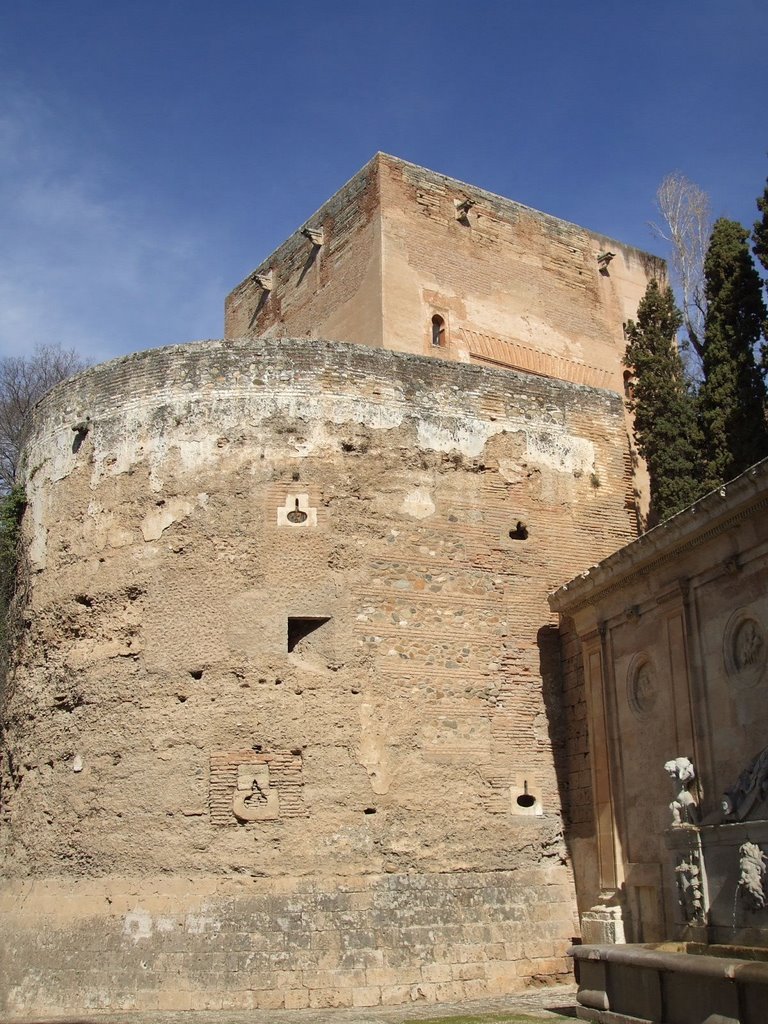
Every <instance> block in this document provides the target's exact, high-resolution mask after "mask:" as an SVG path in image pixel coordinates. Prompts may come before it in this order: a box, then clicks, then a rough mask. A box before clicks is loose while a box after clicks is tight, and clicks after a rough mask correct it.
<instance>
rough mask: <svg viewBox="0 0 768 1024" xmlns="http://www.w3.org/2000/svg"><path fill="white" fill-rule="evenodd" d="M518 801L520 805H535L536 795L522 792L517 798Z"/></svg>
mask: <svg viewBox="0 0 768 1024" xmlns="http://www.w3.org/2000/svg"><path fill="white" fill-rule="evenodd" d="M517 802H518V805H519V806H520V807H533V805H534V804H535V803H536V797H535V796H531V794H530V793H521V794H520V796H519V797H518V798H517Z"/></svg>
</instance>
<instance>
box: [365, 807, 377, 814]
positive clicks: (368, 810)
mask: <svg viewBox="0 0 768 1024" xmlns="http://www.w3.org/2000/svg"><path fill="white" fill-rule="evenodd" d="M375 813H376V808H375V807H366V808H365V810H364V811H363V814H375Z"/></svg>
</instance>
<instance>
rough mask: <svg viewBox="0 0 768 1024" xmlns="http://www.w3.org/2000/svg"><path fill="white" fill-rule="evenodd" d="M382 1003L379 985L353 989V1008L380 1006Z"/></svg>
mask: <svg viewBox="0 0 768 1024" xmlns="http://www.w3.org/2000/svg"><path fill="white" fill-rule="evenodd" d="M380 1002H381V989H380V988H379V987H378V986H377V985H366V986H363V987H361V988H353V989H352V1005H353V1006H378V1005H379V1003H380Z"/></svg>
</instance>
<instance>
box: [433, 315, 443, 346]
mask: <svg viewBox="0 0 768 1024" xmlns="http://www.w3.org/2000/svg"><path fill="white" fill-rule="evenodd" d="M432 344H433V345H435V346H436V347H438V348H439V347H440V346H441V345H445V320H443V318H442V317H441V316H439V315H438V314H437V313H435V315H434V316H433V317H432Z"/></svg>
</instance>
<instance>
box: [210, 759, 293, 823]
mask: <svg viewBox="0 0 768 1024" xmlns="http://www.w3.org/2000/svg"><path fill="white" fill-rule="evenodd" d="M301 768H302V765H301V754H293V753H291V752H290V751H283V750H278V751H271V752H266V753H262V752H257V751H254V750H233V751H229V752H219V753H215V754H211V776H210V801H209V802H210V811H211V823H212V824H214V825H230V826H237V825H243V824H248V823H250V822H256V823H258V822H261V821H277V822H280V821H283V820H284V819H286V818H300V817H304V816H305V815H306V810H305V808H304V799H303V788H304V787H303V781H302V772H301Z"/></svg>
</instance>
